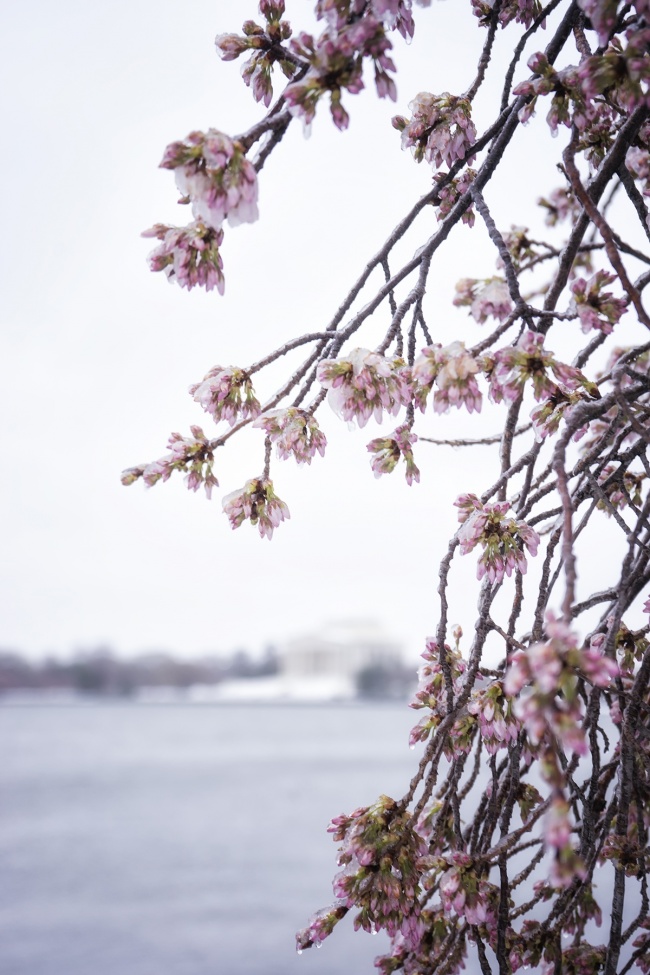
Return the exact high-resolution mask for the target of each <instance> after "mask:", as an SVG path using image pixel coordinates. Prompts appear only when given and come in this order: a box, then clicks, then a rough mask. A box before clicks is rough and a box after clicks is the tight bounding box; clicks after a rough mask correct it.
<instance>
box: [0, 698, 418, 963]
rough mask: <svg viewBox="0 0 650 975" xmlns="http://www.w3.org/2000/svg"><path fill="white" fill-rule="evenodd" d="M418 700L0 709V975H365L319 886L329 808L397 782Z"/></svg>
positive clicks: (330, 870) (355, 946)
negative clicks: (302, 930)
mask: <svg viewBox="0 0 650 975" xmlns="http://www.w3.org/2000/svg"><path fill="white" fill-rule="evenodd" d="M414 723H415V719H414V714H413V712H412V711H409V709H408V708H407V707H406V706H401V705H366V706H363V707H312V708H307V707H269V706H267V707H256V706H245V705H237V706H220V707H197V706H194V707H191V706H187V707H183V706H170V707H146V706H138V705H135V704H124V705H97V706H77V707H2V708H0V975H226V973H227V975H363V973H372V972H373V965H372V960H373V958H374V956H375V955H376V954H378V953H380V952H381V951H383V950H384V945H385V942H384V941H383V937H382V936H381V935H379V936H377V937H376V938H375V937H371V936H369V935H366V934H364V933H363V932H360V933H359V934H353V933H352V930H351V924H350V923H347V922H349V921H350V918H346V919H345V920H344V921H343V922H342V924H341V925H340V928H339V929H338V930H337V931H336V932H335V934H334V935H333V936H332V937H331V938H330V939H329V940H328V941H327V942H326V943H325V944H324V945H323V947H322V948H321V949H320V950H318V951H317V950H315V949H311V950H310V951H307V952H304V953H303V954H302V955H301V956H300V957H298V956H297V955H296V953H295V951H294V933H295V931H296V929H297V928H299V927H302V926H303V925H304V924H305V923H306V922H307V920H308V917H309V915H310V913H311V912H312V911H314V910H315V909H316V908H319V907H322V906H325V905H326V904H328V903H330V901H331V900H332V894H331V878H332V876H333V874H334V873H335V871H336V865H335V856H336V846H335V844H334V843H333V842H332V841H331V838H330V837H329V836H328V834H327V833H326V831H325V830H326V826H327V823H328V821H329V820H330V819H331V817H332V816H335V815H337V814H338V813H341V812H350V811H351V810H352V809H353V808H354V807H356V806H358V805H364V804H367V803H370V802H372V801H373V800H374V799H375V798H376V797H377V796H378V795H379V794H380V793H381V792H385V793H388V794H389V795H393V796H395V797H399V796H401V795H402V794H403V793H404V792H405V791H406V788H407V786H408V780H409V778H410V775H411V774H412V772H413V771H414V768H415V760H414V755H413V753H411V752H410V751H409V749H408V744H407V742H408V729H409V728H410V727H411V726H412V725H413V724H414Z"/></svg>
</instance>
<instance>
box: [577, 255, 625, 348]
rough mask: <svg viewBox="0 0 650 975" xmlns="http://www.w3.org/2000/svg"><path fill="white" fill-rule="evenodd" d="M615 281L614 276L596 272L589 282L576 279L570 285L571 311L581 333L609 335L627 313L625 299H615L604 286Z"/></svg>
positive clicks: (604, 272)
mask: <svg viewBox="0 0 650 975" xmlns="http://www.w3.org/2000/svg"><path fill="white" fill-rule="evenodd" d="M615 280H616V276H615V275H614V274H609V273H608V272H607V271H597V272H596V273H595V274H594V275H593V276H592V277H591V278H589V280H585V278H576V279H575V281H574V282H573V284H572V285H571V292H572V294H573V300H572V302H571V310H572V311H575V312H577V315H578V318H579V319H580V324H581V326H582V331H583V332H589V331H591V329H596V330H597V331H600V332H603V333H604V334H605V335H609V333H610V332H611V331H612V328H613V327H614V325H615V324H616V323H617V322H618V321H619V319H620V318H621V316H622V315H624V314H625V312H626V311H627V299H625V298H615V297H614V296H613V294H612V292H611V291H605V290H604V286H605V285H607V284H611V282H612V281H615Z"/></svg>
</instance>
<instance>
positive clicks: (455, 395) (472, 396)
mask: <svg viewBox="0 0 650 975" xmlns="http://www.w3.org/2000/svg"><path fill="white" fill-rule="evenodd" d="M479 371H480V364H479V362H478V361H477V360H476V359H475V358H474V357H473V356H472V355H471V354H470V353H469V352H468V351H467V350H466V349H465V345H464V343H463V342H452V343H451V344H450V345H445V346H442V345H439V344H435V345H430V346H427V348H425V349H422V354H421V355H420V357H419V358H418V359H416V361H415V363H414V364H413V371H412V377H413V398H414V401H415V403H416V405H417V406H418V407H419V408H420V410H422V412H423V413H424V410H425V408H426V401H427V398H428V396H429V393H430V391H431V389H432V388H433V384H434V382H435V383H436V386H437V389H436V391H435V393H434V395H433V409H434V412H436V413H447V412H448V411H449V409H450V408H451V407H452V406H455V407H456V408H457V409H460V408H461V406H465V407H466V408H467V411H468V413H473V412H476V413H480V412H481V403H482V400H483V397H482V394H481V391H480V390H479V388H478V384H477V382H476V374H477V373H478V372H479Z"/></svg>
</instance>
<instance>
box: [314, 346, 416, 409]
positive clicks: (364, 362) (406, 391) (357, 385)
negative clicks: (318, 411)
mask: <svg viewBox="0 0 650 975" xmlns="http://www.w3.org/2000/svg"><path fill="white" fill-rule="evenodd" d="M317 375H318V381H319V382H320V383H321V384H322V385H323V386H324V387H325V388H326V389H328V390H329V393H328V395H327V400H328V402H329V404H330V406H331V407H332V409H333V410H334V412H335V413H338V414H339V416H341V417H342V419H344V420H346V421H347V422H348V423H352V422H353V421H355V420H356V422H357V423H358V424H359V426H360V427H364V426H365V425H366V423H367V422H368V420H369V419H370V418H371V417H374V418H375V420H376V421H377V422H378V423H381V420H382V417H383V414H384V411H385V412H387V413H389V414H391V415H392V416H396V415H397V414H398V413H399V411H400V409H401V407H402V406H407V405H408V404H409V403H410V401H411V387H410V374H409V370H408V367H407V366H406V365H405V363H404V360H403V359H400V358H398V357H392V358H386V357H385V356H382V355H379V354H378V353H377V352H371V351H370V350H369V349H354V350H353V351H352V352H350V353H349V354H348V355H347V356H346V357H345V358H341V359H324V360H323V361H322V362H321V363H320V364H319V366H318V373H317Z"/></svg>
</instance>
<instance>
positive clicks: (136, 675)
mask: <svg viewBox="0 0 650 975" xmlns="http://www.w3.org/2000/svg"><path fill="white" fill-rule="evenodd" d="M278 667H279V665H278V656H277V653H276V651H275V649H274V648H273V647H269V648H267V650H266V652H265V653H264V655H263V657H262V658H261V659H258V658H253V657H252V656H250V655H249V654H248V653H247V652H246V651H244V650H237V651H236V652H235V653H233V654H231V655H230V656H227V657H216V656H214V657H213V656H208V657H202V658H199V659H195V660H179V659H178V658H176V657H174V656H173V655H172V654H169V653H144V654H141V655H139V656H137V657H133V658H132V659H128V660H127V659H122V658H120V657H118V656H116V655H115V654H114V653H113V652H112V651H111V650H109V649H106V648H104V647H101V648H98V649H95V650H88V651H82V652H79V653H77V654H75V656H74V657H72V658H71V659H69V660H62V659H58V658H56V657H47V658H46V659H44V660H42V661H39V662H33V661H30V660H26V659H25V658H24V657H23V656H22V655H21V654H20V653H13V652H9V651H0V694H2V693H3V692H7V691H20V690H48V691H49V690H62V691H65V690H70V691H75V692H78V693H84V694H101V695H109V696H115V695H119V696H128V695H130V694H133V693H135V692H136V691H138V690H139V689H140V688H142V687H178V688H184V687H191V686H192V685H193V684H219V683H221V681H224V680H232V679H234V678H239V679H241V678H254V677H267V676H270V675H272V674H276V673H277V672H278Z"/></svg>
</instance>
